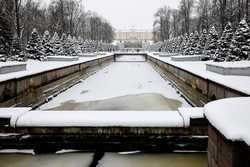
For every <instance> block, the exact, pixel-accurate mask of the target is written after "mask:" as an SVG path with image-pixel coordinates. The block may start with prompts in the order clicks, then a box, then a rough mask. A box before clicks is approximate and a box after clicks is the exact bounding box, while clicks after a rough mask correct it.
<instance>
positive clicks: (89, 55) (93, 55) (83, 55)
mask: <svg viewBox="0 0 250 167" xmlns="http://www.w3.org/2000/svg"><path fill="white" fill-rule="evenodd" d="M96 56H97V53H83V54H82V55H81V57H96Z"/></svg>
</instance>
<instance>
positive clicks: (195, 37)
mask: <svg viewBox="0 0 250 167" xmlns="http://www.w3.org/2000/svg"><path fill="white" fill-rule="evenodd" d="M198 41H199V33H198V31H195V33H191V34H190V36H189V40H188V44H187V48H186V50H185V52H184V54H185V55H194V54H195V51H196V48H197V43H198Z"/></svg>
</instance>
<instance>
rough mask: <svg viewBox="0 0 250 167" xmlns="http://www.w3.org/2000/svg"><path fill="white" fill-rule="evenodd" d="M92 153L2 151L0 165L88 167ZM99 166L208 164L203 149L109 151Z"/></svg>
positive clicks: (183, 166) (189, 166) (198, 166)
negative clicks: (123, 153)
mask: <svg viewBox="0 0 250 167" xmlns="http://www.w3.org/2000/svg"><path fill="white" fill-rule="evenodd" d="M92 159H93V154H91V153H66V154H48V155H36V156H34V155H30V154H0V166H1V167H33V166H34V167H50V166H51V167H89V165H90V164H91V161H92ZM98 167H207V157H206V154H204V153H189V154H143V153H141V154H130V155H120V154H117V153H106V154H105V155H104V157H103V159H102V160H100V162H99V165H98Z"/></svg>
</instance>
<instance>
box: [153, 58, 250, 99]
mask: <svg viewBox="0 0 250 167" xmlns="http://www.w3.org/2000/svg"><path fill="white" fill-rule="evenodd" d="M149 55H150V56H151V57H153V58H156V59H158V60H161V61H163V62H165V63H167V64H170V65H173V66H175V67H178V68H180V69H183V70H185V71H188V72H190V73H192V74H194V75H197V76H200V77H201V78H204V79H208V80H211V81H213V82H215V83H218V84H220V85H224V86H226V87H228V88H231V89H234V90H237V91H239V92H242V93H244V94H248V95H250V77H249V76H234V75H221V74H217V73H214V72H210V71H207V70H206V64H207V63H212V62H211V61H195V62H192V61H190V62H175V61H172V60H171V58H168V57H159V56H157V55H153V54H149ZM246 63H247V64H250V62H246ZM246 63H243V65H245V64H246ZM226 65H227V64H226Z"/></svg>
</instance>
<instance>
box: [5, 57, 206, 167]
mask: <svg viewBox="0 0 250 167" xmlns="http://www.w3.org/2000/svg"><path fill="white" fill-rule="evenodd" d="M143 59H144V58H143V57H131V56H124V57H121V58H119V60H120V61H118V62H116V63H112V64H110V65H108V66H107V67H105V68H103V69H101V70H100V71H98V72H97V73H96V74H94V75H92V76H90V77H89V78H87V79H86V80H82V81H81V82H80V83H79V84H77V85H75V86H74V87H72V88H70V89H68V90H67V91H65V92H64V93H62V94H60V95H59V96H57V97H55V98H54V99H52V100H51V101H49V102H48V103H46V104H44V105H43V106H41V107H40V108H39V109H40V110H102V111H103V112H105V110H115V111H117V112H119V111H120V110H130V111H131V112H133V110H141V111H142V110H144V111H145V110H151V111H152V110H171V111H173V112H174V111H175V110H177V109H178V108H179V107H188V106H189V104H188V103H187V102H186V101H185V99H184V98H183V97H182V96H181V95H180V94H179V93H178V91H177V90H176V89H175V88H174V87H173V86H172V84H171V83H170V82H169V81H166V80H164V79H163V78H162V77H161V76H160V75H159V74H158V73H157V72H156V71H155V70H154V69H153V67H152V66H151V65H150V64H149V63H147V62H143ZM126 151H134V150H126ZM93 157H94V153H83V152H74V151H73V152H67V151H66V152H65V151H62V152H60V153H57V154H45V155H34V154H33V152H32V150H30V151H24V152H22V151H18V152H16V150H3V151H1V152H0V166H1V167H27V166H35V167H48V166H51V167H89V166H90V164H91V162H92V161H93ZM97 166H98V167H205V166H207V155H206V153H154V154H153V153H142V152H130V153H129V152H127V153H125V152H124V153H105V154H104V156H103V157H102V158H101V160H100V161H99V163H98V165H97Z"/></svg>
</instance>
